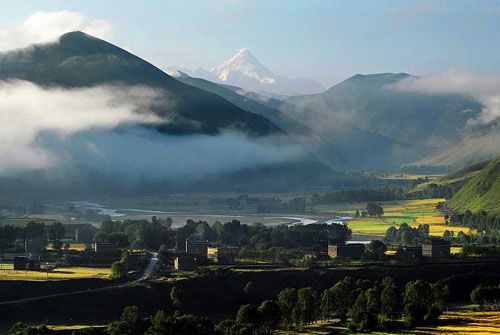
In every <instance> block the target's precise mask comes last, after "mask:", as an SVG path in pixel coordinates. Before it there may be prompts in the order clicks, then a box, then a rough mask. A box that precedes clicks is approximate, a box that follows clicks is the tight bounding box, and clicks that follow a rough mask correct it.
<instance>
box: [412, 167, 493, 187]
mask: <svg viewBox="0 0 500 335" xmlns="http://www.w3.org/2000/svg"><path fill="white" fill-rule="evenodd" d="M489 162H490V161H484V162H481V163H477V164H474V165H471V166H468V167H466V168H463V169H460V170H457V171H455V172H453V173H451V174H447V175H445V176H442V177H440V178H437V179H432V180H430V181H428V182H426V183H422V184H418V185H417V186H416V187H415V191H421V190H423V189H425V188H427V187H430V185H431V184H437V185H443V186H449V187H451V188H452V190H454V191H457V190H459V189H460V188H461V187H462V186H464V185H465V184H466V183H467V182H469V181H470V180H471V179H472V178H473V177H474V176H475V175H477V174H478V173H479V172H480V171H481V170H483V169H484V168H485V167H486V166H487V165H488V163H489Z"/></svg>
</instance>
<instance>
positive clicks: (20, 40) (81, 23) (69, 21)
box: [0, 10, 113, 51]
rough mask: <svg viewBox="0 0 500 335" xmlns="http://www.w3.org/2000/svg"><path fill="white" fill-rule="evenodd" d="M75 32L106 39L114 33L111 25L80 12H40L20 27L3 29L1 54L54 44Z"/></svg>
mask: <svg viewBox="0 0 500 335" xmlns="http://www.w3.org/2000/svg"><path fill="white" fill-rule="evenodd" d="M75 30H81V31H83V32H85V33H88V34H90V35H93V36H95V37H98V38H104V39H107V38H109V37H111V36H112V33H113V29H112V27H111V24H110V23H109V22H107V21H105V20H89V19H87V18H85V17H84V16H83V15H81V14H80V13H77V12H70V11H65V10H63V11H57V12H37V13H34V14H33V15H31V16H30V17H28V19H26V21H24V22H23V23H22V24H20V25H18V26H16V27H11V28H6V29H1V30H0V51H6V50H12V49H19V48H23V47H26V46H29V45H31V44H35V43H47V42H52V41H54V40H56V39H57V38H58V37H59V36H61V35H62V34H64V33H67V32H70V31H75Z"/></svg>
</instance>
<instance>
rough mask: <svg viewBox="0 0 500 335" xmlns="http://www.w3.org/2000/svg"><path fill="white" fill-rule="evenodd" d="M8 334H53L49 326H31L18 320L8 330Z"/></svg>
mask: <svg viewBox="0 0 500 335" xmlns="http://www.w3.org/2000/svg"><path fill="white" fill-rule="evenodd" d="M7 334H8V335H49V334H52V330H50V329H49V328H48V327H47V326H44V325H40V326H31V325H26V324H24V323H22V322H17V323H16V324H14V326H12V328H10V329H9V330H8V332H7Z"/></svg>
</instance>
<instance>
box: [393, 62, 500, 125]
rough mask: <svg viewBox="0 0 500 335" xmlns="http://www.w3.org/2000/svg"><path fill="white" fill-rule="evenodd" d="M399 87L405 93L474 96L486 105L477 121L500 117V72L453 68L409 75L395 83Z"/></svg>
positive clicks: (482, 121)
mask: <svg viewBox="0 0 500 335" xmlns="http://www.w3.org/2000/svg"><path fill="white" fill-rule="evenodd" d="M395 89H397V90H399V91H405V92H421V93H427V94H461V95H467V96H471V97H473V98H475V99H477V100H478V101H479V102H481V104H483V106H484V108H483V110H482V112H481V114H480V116H479V117H478V118H477V119H476V120H474V122H477V123H490V122H492V121H494V120H496V119H497V118H499V117H500V75H499V74H482V73H477V72H472V71H466V70H462V69H457V68H451V69H448V70H446V71H444V72H441V73H437V74H433V75H429V76H425V77H409V78H405V79H403V80H401V81H399V82H398V83H397V84H396V85H395Z"/></svg>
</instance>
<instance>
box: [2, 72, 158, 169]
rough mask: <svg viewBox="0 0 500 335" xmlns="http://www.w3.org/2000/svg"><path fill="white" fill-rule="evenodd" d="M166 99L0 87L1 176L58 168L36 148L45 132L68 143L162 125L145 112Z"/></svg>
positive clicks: (20, 84) (141, 91)
mask: <svg viewBox="0 0 500 335" xmlns="http://www.w3.org/2000/svg"><path fill="white" fill-rule="evenodd" d="M163 94H164V93H163V92H160V91H156V90H152V89H149V88H145V87H142V86H133V87H112V86H98V87H93V88H84V89H62V88H52V89H47V88H42V87H40V86H37V85H35V84H33V83H30V82H26V81H9V82H0V111H1V113H0V173H6V172H9V171H16V170H19V169H28V170H36V169H42V168H49V167H51V166H53V165H54V164H56V160H57V158H56V157H55V156H54V155H53V154H52V153H51V152H50V151H47V150H44V149H42V148H40V147H38V146H37V140H38V135H39V134H40V133H42V132H51V133H54V134H56V135H57V136H59V137H61V138H64V137H67V136H69V135H71V134H75V133H78V132H81V131H85V130H89V129H93V128H103V129H112V128H115V127H117V126H118V125H122V124H135V123H152V122H160V120H159V119H158V118H157V117H156V116H154V115H153V114H151V113H147V111H148V110H149V109H150V108H151V107H152V106H154V105H155V104H156V102H157V101H158V99H159V98H160V96H162V98H165V97H164V96H163Z"/></svg>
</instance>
